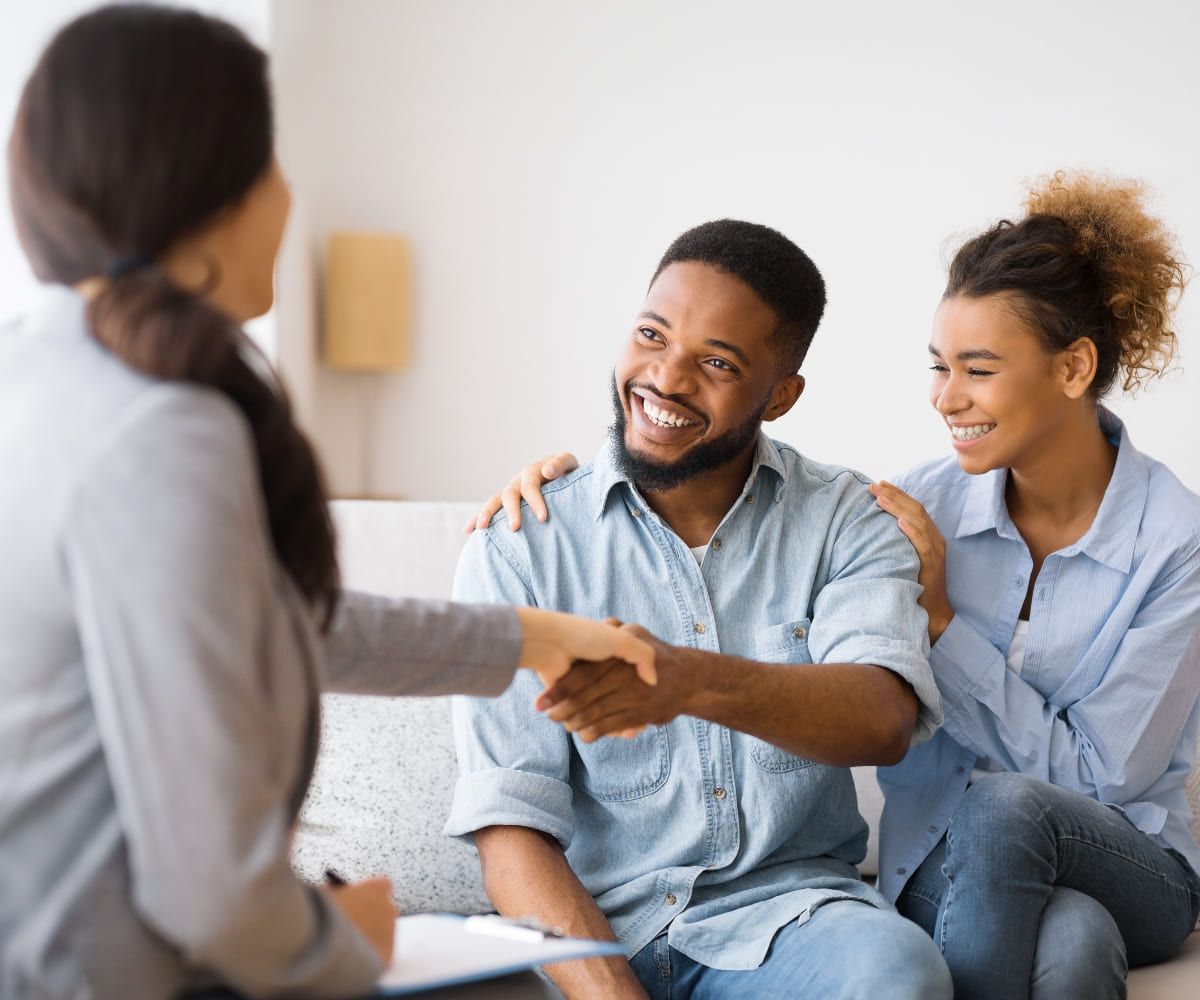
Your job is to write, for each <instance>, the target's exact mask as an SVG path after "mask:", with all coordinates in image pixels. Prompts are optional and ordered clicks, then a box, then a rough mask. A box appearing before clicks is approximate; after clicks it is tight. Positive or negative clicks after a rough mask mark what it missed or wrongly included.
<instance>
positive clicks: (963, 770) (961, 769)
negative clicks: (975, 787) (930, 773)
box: [954, 766, 967, 774]
mask: <svg viewBox="0 0 1200 1000" xmlns="http://www.w3.org/2000/svg"><path fill="white" fill-rule="evenodd" d="M966 770H967V769H966V768H965V767H961V766H959V767H956V768H955V769H954V773H955V774H963V773H964V772H965V771H966Z"/></svg>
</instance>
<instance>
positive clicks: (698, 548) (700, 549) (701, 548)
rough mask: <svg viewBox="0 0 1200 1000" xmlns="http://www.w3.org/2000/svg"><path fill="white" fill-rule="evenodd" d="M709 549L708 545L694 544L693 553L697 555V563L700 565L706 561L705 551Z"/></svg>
mask: <svg viewBox="0 0 1200 1000" xmlns="http://www.w3.org/2000/svg"><path fill="white" fill-rule="evenodd" d="M707 551H708V546H707V545H693V546H692V555H694V556H695V557H696V565H697V566H699V565H700V563H702V562H704V553H705V552H707Z"/></svg>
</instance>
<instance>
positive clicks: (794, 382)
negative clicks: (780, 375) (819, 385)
mask: <svg viewBox="0 0 1200 1000" xmlns="http://www.w3.org/2000/svg"><path fill="white" fill-rule="evenodd" d="M803 392H804V376H803V375H789V376H787V378H785V379H783V380H782V381H781V382H780V383H779V384H778V385H776V386H775V388H774V389H773V390H772V392H771V402H770V403H768V404H767V409H766V412H765V413H764V414H763V420H778V419H779V418H780V417H782V416H783V415H784V414H785V413H787V411H788V410H790V409H791V408H792V407H793V406H795V405H796V400H797V399H799V398H800V396H801V394H802V393H803Z"/></svg>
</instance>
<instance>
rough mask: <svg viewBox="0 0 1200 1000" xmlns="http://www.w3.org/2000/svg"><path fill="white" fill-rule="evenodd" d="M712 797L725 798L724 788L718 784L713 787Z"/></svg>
mask: <svg viewBox="0 0 1200 1000" xmlns="http://www.w3.org/2000/svg"><path fill="white" fill-rule="evenodd" d="M713 798H714V799H723V798H725V789H724V788H722V787H721V786H720V785H718V786H717V787H716V788H714V789H713Z"/></svg>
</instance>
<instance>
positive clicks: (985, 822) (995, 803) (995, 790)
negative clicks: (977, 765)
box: [950, 771, 1050, 837]
mask: <svg viewBox="0 0 1200 1000" xmlns="http://www.w3.org/2000/svg"><path fill="white" fill-rule="evenodd" d="M1049 787H1050V786H1049V785H1047V784H1046V783H1045V782H1044V781H1039V780H1038V779H1037V778H1031V777H1029V775H1026V774H1016V773H1014V772H1010V771H1001V772H997V773H996V774H988V775H984V776H983V777H982V778H980V779H979V780H978V781H976V782H974V783H972V785H971V787H970V788H968V789H967V791H966V793H965V794H964V795H963V797H962V801H961V802H960V803H959V804H958V808H957V809H955V811H954V817H953V819H952V820H951V823H950V826H951V834H952V835H953V834H954V833H955V832H957V833H959V834H962V833H964V832H969V833H976V832H978V833H988V834H990V835H991V836H993V837H995V836H996V835H1001V836H1009V835H1012V834H1019V833H1020V832H1021V831H1024V830H1028V829H1030V828H1032V827H1033V826H1034V825H1035V824H1036V822H1037V819H1038V817H1039V816H1041V815H1042V814H1043V813H1044V811H1045V809H1046V792H1047V790H1048V789H1049Z"/></svg>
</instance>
